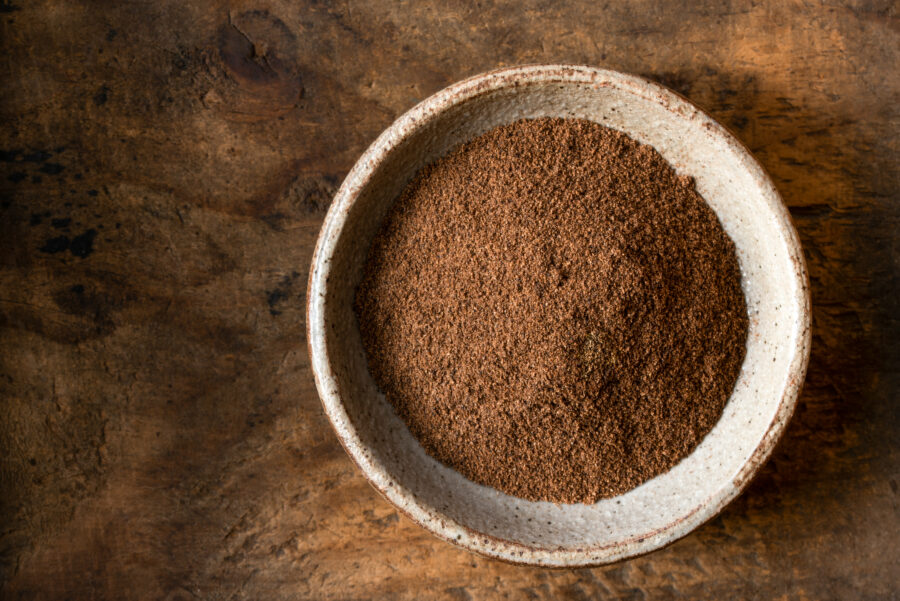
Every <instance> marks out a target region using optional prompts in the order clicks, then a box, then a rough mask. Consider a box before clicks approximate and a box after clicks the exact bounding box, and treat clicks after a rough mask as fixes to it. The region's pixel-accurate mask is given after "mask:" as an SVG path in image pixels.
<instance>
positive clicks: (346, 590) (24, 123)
mask: <svg viewBox="0 0 900 601" xmlns="http://www.w3.org/2000/svg"><path fill="white" fill-rule="evenodd" d="M897 9H898V6H897V4H896V3H894V2H890V1H884V2H879V1H862V0H860V1H856V2H854V1H849V2H839V1H833V2H816V1H813V0H809V1H799V0H791V1H787V2H780V1H778V2H776V1H773V2H758V1H752V2H748V1H739V0H737V1H734V2H725V3H721V2H713V1H710V0H702V1H687V0H673V1H671V2H656V1H652V0H640V1H637V2H633V3H628V4H626V3H600V2H592V1H579V2H569V3H554V2H531V1H528V2H511V3H504V4H493V3H489V2H482V3H465V2H458V1H450V2H439V1H436V0H425V1H417V2H406V3H402V2H392V1H388V0H373V1H368V2H350V3H339V4H331V3H326V2H313V1H305V2H302V1H287V0H257V1H240V0H235V1H234V2H231V3H227V4H226V3H222V4H212V3H204V2H200V1H199V0H181V1H174V0H167V1H161V2H146V3H118V2H98V1H92V2H89V1H87V0H33V1H32V0H3V2H2V3H0V32H2V37H0V44H2V47H3V60H2V75H3V80H4V85H3V87H2V92H0V98H2V102H0V105H2V106H0V115H2V119H3V128H2V130H0V149H2V151H3V153H2V155H0V159H2V161H0V192H2V198H0V201H2V205H0V325H2V335H0V391H2V393H0V411H2V413H0V493H2V505H0V520H2V521H0V591H2V597H4V598H9V599H75V600H78V599H170V600H175V599H182V600H187V599H192V598H195V597H196V598H202V599H244V598H246V599H442V600H446V601H451V600H470V599H471V600H481V599H502V598H510V599H513V598H524V599H571V600H581V599H600V598H611V599H644V598H663V599H674V598H707V599H714V598H729V599H775V598H778V599H843V600H854V599H891V598H897V597H898V596H900V544H898V542H897V541H898V535H900V508H898V502H900V496H898V480H900V473H898V472H900V451H898V442H900V440H898V433H900V423H898V422H900V414H898V410H897V402H898V392H900V377H898V364H900V361H898V359H900V340H898V334H900V328H898V314H900V312H898V309H900V307H898V298H900V281H898V268H900V260H898V259H900V254H898V245H900V238H898V227H900V195H898V189H900V176H898V134H900V112H898V108H897V107H898V105H900V76H898V69H897V65H898V64H900V21H898V15H897ZM528 62H571V63H585V64H590V65H601V66H607V67H612V68H617V69H621V70H625V71H631V72H636V73H642V74H646V75H648V76H650V77H652V78H654V79H656V80H658V81H661V82H662V83H664V84H667V85H670V86H672V87H674V88H675V89H676V90H678V91H680V92H682V93H684V94H685V95H687V96H688V97H689V98H691V99H692V100H694V101H695V102H697V103H699V104H700V105H701V106H703V107H705V108H706V109H708V110H709V111H710V112H711V113H712V114H713V115H714V116H715V117H717V118H718V119H720V120H721V121H722V122H724V123H725V124H727V125H728V126H730V127H731V128H732V129H733V130H734V131H735V132H736V133H737V134H738V136H739V137H740V138H741V139H742V140H744V141H745V142H746V143H747V144H748V145H749V147H750V148H751V149H752V150H753V151H754V152H755V153H756V154H757V156H759V158H760V159H761V160H762V162H763V163H764V164H765V166H766V167H767V168H768V169H769V171H770V172H771V174H772V175H773V177H774V179H775V181H776V183H777V185H778V187H779V188H780V190H781V191H782V193H783V194H784V197H785V199H786V201H787V203H788V204H789V205H790V208H791V212H792V214H793V216H794V218H795V219H796V223H797V226H798V228H799V231H800V234H801V238H802V241H803V244H804V245H805V250H806V255H807V259H808V261H809V268H810V274H811V278H812V286H813V298H814V304H815V310H814V320H815V335H814V348H813V354H812V360H811V364H810V370H809V377H808V381H807V385H806V388H805V390H804V393H803V396H802V399H801V402H800V406H799V409H798V412H797V414H796V416H795V418H794V421H793V422H792V424H791V426H790V428H789V431H788V434H787V436H786V439H785V440H784V442H783V443H782V444H781V446H780V447H779V448H778V450H777V451H776V455H775V457H774V459H773V460H772V461H771V462H770V463H769V464H768V466H767V467H766V468H765V469H764V470H763V472H762V474H761V475H760V477H759V478H758V480H757V481H756V482H755V483H754V484H752V485H751V486H750V488H749V489H748V490H747V492H746V493H745V494H744V495H743V496H742V497H741V498H739V499H738V500H737V501H736V502H735V503H733V504H732V505H731V506H730V507H729V508H728V509H727V510H726V511H725V512H724V513H723V514H722V515H721V516H720V517H718V518H716V519H715V520H713V521H712V522H710V523H709V524H707V525H705V526H704V527H702V528H701V529H700V530H699V531H697V532H696V533H694V534H692V535H691V536H689V537H687V538H686V539H684V540H682V541H680V542H678V543H676V544H674V545H672V546H671V547H669V548H667V549H664V550H662V551H659V552H657V553H654V554H651V555H649V556H646V557H642V558H639V559H636V560H633V561H630V562H627V563H623V564H620V565H617V566H612V567H608V568H600V569H584V570H575V571H548V570H541V569H529V568H521V567H513V566H508V565H504V564H501V563H497V562H494V561H490V560H485V559H482V558H479V557H475V556H473V555H470V554H468V553H466V552H463V551H460V550H457V549H456V548H454V547H451V546H449V545H447V544H445V543H442V542H439V541H437V540H435V539H433V538H432V537H430V536H429V535H428V534H426V533H425V532H424V531H422V530H420V529H419V528H418V527H416V526H414V525H413V524H411V523H410V522H408V521H407V520H406V519H405V518H400V517H398V515H397V514H396V512H395V511H394V510H393V509H392V508H391V507H390V506H389V505H388V504H387V503H386V502H385V501H383V500H382V499H381V498H379V497H378V495H377V494H376V493H375V492H374V491H373V490H372V489H371V488H370V487H369V486H368V485H367V484H366V483H365V481H364V480H363V478H362V477H361V476H360V475H359V474H358V473H357V472H356V470H355V469H354V467H353V466H352V465H351V462H350V461H349V459H348V458H347V457H346V456H345V454H344V452H343V451H342V450H341V448H340V446H339V445H338V442H337V440H336V438H335V437H334V435H333V434H332V432H331V431H330V429H329V427H328V424H327V422H326V420H325V417H324V415H323V413H322V411H321V409H320V407H319V404H318V400H317V397H316V393H315V390H314V387H313V381H312V376H311V373H310V370H309V360H308V357H307V352H306V347H305V340H304V315H303V312H304V300H305V299H304V288H305V281H306V277H307V273H308V264H309V260H310V257H311V254H312V247H313V242H314V238H315V236H316V234H317V231H318V228H319V226H320V224H321V221H322V218H323V215H324V210H325V208H326V207H327V205H328V203H329V200H330V197H331V195H332V194H333V193H334V191H335V189H336V187H337V186H338V185H339V183H340V181H341V179H342V177H343V176H344V175H345V174H346V172H347V171H348V169H349V168H350V166H351V165H352V164H353V162H354V160H355V159H356V157H357V156H358V155H359V154H360V153H361V152H362V150H363V149H364V148H365V147H366V145H367V144H368V143H369V142H371V141H372V140H373V139H374V137H375V136H376V135H377V134H378V133H379V132H380V131H381V130H382V129H383V128H385V127H386V126H387V125H388V124H389V123H390V122H391V121H392V120H393V119H394V118H395V117H397V116H398V115H399V114H401V113H402V112H403V111H404V110H405V109H407V108H409V107H410V106H411V105H412V104H414V103H415V102H417V101H418V100H421V99H422V98H424V97H425V96H427V95H429V94H431V93H433V92H435V91H436V90H438V89H440V88H441V87H443V86H445V85H447V84H449V83H451V82H453V81H456V80H458V79H460V78H463V77H465V76H468V75H472V74H475V73H478V72H481V71H484V70H487V69H491V68H494V67H497V66H500V65H510V64H516V63H528Z"/></svg>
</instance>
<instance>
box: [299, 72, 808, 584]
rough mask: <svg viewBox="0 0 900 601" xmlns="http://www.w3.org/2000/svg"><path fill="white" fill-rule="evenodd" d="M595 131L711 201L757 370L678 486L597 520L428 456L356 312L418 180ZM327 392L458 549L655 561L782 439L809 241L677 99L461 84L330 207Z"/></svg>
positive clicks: (555, 559)
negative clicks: (734, 261) (479, 155)
mask: <svg viewBox="0 0 900 601" xmlns="http://www.w3.org/2000/svg"><path fill="white" fill-rule="evenodd" d="M545 116H550V117H578V118H582V119H590V120H592V121H596V122H597V123H601V124H603V125H606V126H608V127H612V128H615V129H618V130H621V131H623V132H625V133H627V134H628V135H629V136H631V137H632V138H634V139H635V140H637V141H639V142H642V143H645V144H650V145H652V146H653V147H655V148H656V149H657V150H658V151H659V152H660V153H661V154H662V155H663V157H665V158H666V160H668V161H669V162H670V163H671V164H672V165H673V166H674V167H675V168H676V170H677V171H678V173H680V174H686V175H690V176H692V177H693V178H694V179H695V181H696V185H697V190H698V191H699V192H700V194H701V195H702V196H703V197H704V198H705V199H706V200H707V202H708V203H709V204H710V206H711V207H712V208H713V210H715V212H716V214H717V215H718V216H719V220H720V221H721V222H722V225H723V226H724V228H725V231H726V232H727V233H728V234H729V235H730V236H731V238H732V239H733V240H734V242H735V245H736V246H737V254H738V259H739V261H740V265H741V271H742V285H743V289H744V294H745V295H746V298H747V307H748V310H749V314H750V329H749V335H748V341H747V354H746V358H745V360H744V364H743V367H742V369H741V372H740V375H739V377H738V381H737V384H736V386H735V389H734V392H733V393H732V395H731V397H730V399H729V401H728V403H727V405H726V406H725V410H724V413H723V415H722V418H721V420H719V422H718V423H717V424H716V426H715V427H714V428H713V429H712V431H711V432H710V433H709V435H708V436H707V437H706V438H705V439H704V440H703V441H702V442H701V444H700V445H699V446H698V447H697V448H696V450H694V452H693V453H691V454H690V455H689V456H688V457H686V458H685V459H683V460H682V461H681V462H680V463H679V464H677V465H676V466H675V467H674V468H672V469H671V470H670V471H668V472H666V473H664V474H662V475H660V476H657V477H656V478H653V479H652V480H650V481H648V482H646V483H644V484H643V485H641V486H639V487H637V488H635V489H634V490H631V491H629V492H627V493H625V494H623V495H620V496H618V497H614V498H611V499H605V500H602V501H600V502H598V503H595V504H593V505H583V504H577V505H556V504H553V503H546V502H532V501H525V500H522V499H518V498H515V497H512V496H509V495H506V494H504V493H501V492H498V491H497V490H494V489H492V488H489V487H486V486H482V485H479V484H475V483H474V482H472V481H470V480H467V479H466V478H464V477H463V476H462V475H460V474H459V473H458V472H456V471H454V470H452V469H450V468H448V467H446V466H444V465H442V464H440V463H438V462H437V461H436V460H434V459H432V458H431V457H429V456H428V455H426V454H425V451H424V450H423V449H422V447H421V446H420V445H419V443H418V442H417V441H416V440H415V439H414V438H413V436H412V435H411V434H410V432H409V430H408V429H407V428H406V425H405V424H404V423H403V422H402V421H401V420H400V418H399V417H398V416H397V415H396V414H395V413H394V410H393V409H392V407H391V406H390V404H389V403H388V402H387V401H386V400H385V398H384V396H383V395H382V394H381V393H379V392H378V390H377V388H376V386H375V384H374V382H373V380H372V378H371V376H370V375H369V372H368V370H367V367H366V359H365V356H364V353H363V349H362V344H361V342H360V335H359V329H358V326H357V321H356V317H355V315H354V313H353V296H354V291H355V288H356V286H357V284H358V282H359V280H360V277H361V271H362V266H363V263H364V261H365V258H366V253H367V250H368V247H369V245H370V243H371V241H372V238H373V236H374V235H375V233H376V231H377V229H378V227H379V224H380V222H381V220H382V219H383V218H384V215H385V213H386V211H387V209H388V208H389V206H390V205H391V202H392V201H393V200H394V198H395V197H396V196H397V195H398V194H399V192H400V191H401V190H402V189H403V188H404V187H405V185H406V184H407V182H408V181H409V180H410V178H412V176H413V175H414V174H415V173H416V171H417V170H418V169H419V168H420V167H422V166H424V165H425V164H427V163H429V162H431V161H433V160H434V159H436V158H438V157H440V156H441V155H443V154H445V153H446V152H447V151H448V150H450V149H451V148H453V147H454V146H456V145H457V144H460V143H461V142H464V141H466V140H469V139H470V138H472V137H474V136H476V135H478V134H481V133H483V132H485V131H487V130H488V129H491V128H493V127H495V126H497V125H501V124H505V123H509V122H511V121H515V120H517V119H522V118H533V117H545ZM307 327H308V334H307V335H308V341H309V347H310V355H311V358H312V367H313V372H314V374H315V379H316V386H317V387H318V391H319V395H320V397H321V399H322V403H323V405H324V407H325V411H326V413H327V414H328V418H329V419H330V420H331V423H332V424H333V426H334V429H335V431H336V432H337V435H338V438H339V439H340V441H341V443H342V444H343V445H344V447H345V448H346V450H347V452H348V453H349V454H350V457H352V458H353V460H354V461H355V462H356V463H357V465H358V466H359V467H360V469H361V470H362V472H363V474H365V476H366V478H368V479H369V481H370V482H371V483H372V485H373V486H375V488H376V489H378V490H379V491H380V492H381V493H382V494H383V495H384V496H385V497H387V499H388V500H389V501H390V502H391V503H393V504H394V505H396V506H397V508H398V509H399V510H401V511H402V512H403V513H405V514H406V515H408V516H409V517H410V518H411V519H413V520H414V521H416V522H417V523H419V524H420V525H422V526H423V527H425V528H427V529H428V530H430V531H431V532H432V533H434V534H435V535H437V536H439V537H440V538H443V539H445V540H447V541H450V542H453V543H456V544H457V545H460V546H462V547H465V548H466V549H470V550H472V551H476V552H478V553H481V554H484V555H488V556H491V557H496V558H500V559H504V560H507V561H512V562H516V563H524V564H535V565H544V566H584V565H597V564H604V563H610V562H614V561H617V560H621V559H624V558H627V557H631V556H634V555H639V554H642V553H647V552H648V551H652V550H654V549H657V548H659V547H661V546H663V545H666V544H668V543H670V542H672V541H674V540H676V539H678V538H680V537H682V536H684V535H686V534H687V533H688V532H690V531H691V530H693V529H694V528H697V527H698V526H699V525H700V524H702V523H703V522H705V521H706V520H708V519H710V518H711V517H713V516H714V515H716V514H717V513H718V512H719V511H721V510H722V508H723V507H724V506H725V505H726V504H728V502H730V501H731V500H732V499H734V498H735V497H736V496H737V495H738V494H739V493H740V491H741V490H742V489H743V488H744V486H745V485H746V484H747V482H748V481H749V480H750V478H751V477H752V476H753V475H754V474H755V473H756V472H757V470H758V469H759V468H760V466H761V465H762V464H763V462H765V460H766V459H767V458H768V457H769V455H770V453H771V452H772V448H773V446H774V445H775V443H776V442H777V441H778V439H779V438H780V437H781V435H782V433H783V431H784V429H785V426H786V425H787V422H788V420H789V418H790V416H791V414H792V412H793V410H794V405H795V403H796V400H797V395H798V392H799V390H800V386H801V384H802V382H803V377H804V374H805V371H806V364H807V360H808V357H809V345H810V300H809V286H808V280H807V275H806V268H805V265H804V262H803V255H802V252H801V250H800V244H799V242H798V239H797V234H796V232H795V231H794V228H793V226H792V224H791V221H790V217H789V215H788V212H787V210H786V209H785V207H784V205H783V203H782V201H781V198H780V197H779V195H778V192H777V191H776V190H775V187H774V186H773V185H772V182H771V181H770V179H769V177H768V176H767V175H766V173H765V172H764V171H763V169H762V167H761V166H760V165H759V163H757V161H756V160H755V159H754V158H753V157H752V156H751V155H750V153H749V152H748V151H747V149H746V148H745V147H744V146H743V145H742V144H741V143H740V142H738V141H737V140H736V139H735V138H734V137H733V136H732V135H731V134H730V133H729V132H727V131H726V130H725V129H724V128H723V127H722V126H721V125H719V124H718V123H716V122H715V121H713V120H712V119H711V118H710V117H709V116H707V115H706V114H704V113H703V112H702V111H700V110H699V109H697V107H695V106H694V105H692V104H691V103H690V102H688V101H687V100H685V99H684V98H682V97H681V96H678V95H677V94H675V93H674V92H672V91H670V90H668V89H666V88H664V87H661V86H659V85H657V84H653V83H650V82H648V81H646V80H644V79H641V78H639V77H635V76H632V75H625V74H622V73H617V72H615V71H607V70H601V69H593V68H588V67H573V66H561V65H542V66H528V67H515V68H509V69H502V70H499V71H493V72H490V73H485V74H482V75H479V76H476V77H473V78H471V79H467V80H465V81H462V82H460V83H457V84H455V85H452V86H450V87H448V88H446V89H444V90H442V91H440V92H438V93H437V94H435V95H434V96H431V97H430V98H428V99H427V100H425V101H424V102H422V103H420V104H418V105H417V106H415V107H414V108H412V109H411V110H410V111H409V112H407V113H406V114H405V115H403V116H402V117H400V118H399V119H397V121H395V122H394V124H393V125H391V126H390V127H389V128H388V129H387V130H386V131H385V132H384V133H383V134H382V135H381V136H380V137H379V138H378V139H377V140H376V141H375V142H374V143H373V144H372V145H371V146H370V147H369V149H368V150H366V152H365V153H364V154H363V155H362V157H361V158H360V159H359V161H358V162H357V163H356V165H355V166H354V167H353V169H352V170H351V171H350V173H349V175H347V178H346V180H344V183H343V185H342V186H341V188H340V190H339V191H338V193H337V195H336V197H335V199H334V202H333V203H332V205H331V208H330V210H329V211H328V215H327V216H326V218H325V223H324V225H323V226H322V231H321V233H320V235H319V240H318V244H317V245H316V251H315V255H314V257H313V262H312V268H311V272H310V279H309V290H308V314H307Z"/></svg>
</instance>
